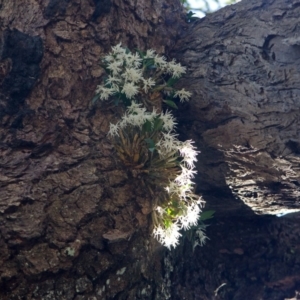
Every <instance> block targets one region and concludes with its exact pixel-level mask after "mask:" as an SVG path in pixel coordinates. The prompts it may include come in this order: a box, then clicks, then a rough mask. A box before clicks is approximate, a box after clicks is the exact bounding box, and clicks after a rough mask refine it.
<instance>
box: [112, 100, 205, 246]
mask: <svg viewBox="0 0 300 300" xmlns="http://www.w3.org/2000/svg"><path fill="white" fill-rule="evenodd" d="M157 119H160V120H162V121H163V125H162V133H161V138H160V139H159V140H158V141H157V142H156V144H155V148H156V151H157V152H158V154H159V156H160V157H161V158H164V157H168V156H169V155H170V153H174V151H175V152H177V154H178V156H180V157H181V158H182V160H181V163H180V168H181V172H180V174H179V175H178V176H177V177H176V178H175V179H174V180H173V181H170V182H169V185H168V186H166V187H165V190H166V191H167V192H168V194H169V196H170V198H172V197H174V196H176V198H179V199H180V201H182V203H183V205H184V206H185V207H186V209H185V213H184V214H183V215H181V216H179V217H178V218H177V220H176V222H174V223H172V224H171V226H169V227H167V228H166V227H163V226H161V225H158V226H157V227H156V228H155V229H154V232H153V234H154V236H155V237H156V238H157V239H158V240H159V241H160V243H161V244H163V245H165V246H166V247H168V248H170V247H171V246H173V247H175V246H176V245H177V244H178V239H179V237H180V235H181V234H180V233H179V230H180V229H185V230H186V229H189V228H190V227H191V226H192V225H197V222H198V219H199V216H200V212H201V209H200V205H201V203H203V201H201V200H200V199H197V200H196V199H194V194H193V192H192V188H193V185H194V183H193V182H192V178H193V177H194V175H195V174H196V171H195V170H194V167H195V165H194V163H195V162H196V161H197V158H196V156H197V153H198V151H196V150H195V147H194V146H193V145H192V143H193V141H191V140H188V141H185V142H182V141H179V140H178V139H177V138H176V136H177V135H176V134H175V133H173V131H174V126H175V125H176V122H175V119H174V117H173V116H172V115H171V114H170V112H168V111H166V112H165V113H163V112H162V113H160V114H158V113H157V112H156V111H155V110H154V111H152V112H147V111H146V109H145V108H144V107H142V105H141V104H138V103H136V102H134V101H132V104H131V105H130V106H129V107H128V109H127V111H126V113H125V114H124V115H123V117H122V119H121V120H120V121H119V122H118V123H117V124H110V130H109V132H108V134H109V135H111V136H113V137H114V136H118V135H119V130H130V129H129V127H131V126H137V127H139V128H142V126H143V125H144V124H145V122H147V121H148V122H150V123H152V124H153V123H154V121H155V120H157ZM157 210H158V212H159V214H160V215H161V216H162V218H163V217H164V214H165V213H166V212H165V211H164V209H162V208H161V207H158V208H157Z"/></svg>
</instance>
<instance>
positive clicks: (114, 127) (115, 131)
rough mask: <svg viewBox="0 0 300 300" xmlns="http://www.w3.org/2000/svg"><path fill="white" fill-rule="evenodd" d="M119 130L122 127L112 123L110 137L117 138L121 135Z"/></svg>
mask: <svg viewBox="0 0 300 300" xmlns="http://www.w3.org/2000/svg"><path fill="white" fill-rule="evenodd" d="M119 128H120V126H119V124H118V123H117V124H112V123H110V125H109V131H108V135H111V136H115V135H117V136H118V135H119V132H118V131H119Z"/></svg>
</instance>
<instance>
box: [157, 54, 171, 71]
mask: <svg viewBox="0 0 300 300" xmlns="http://www.w3.org/2000/svg"><path fill="white" fill-rule="evenodd" d="M154 64H155V65H156V66H158V67H160V68H162V69H163V68H165V67H166V66H167V64H168V63H167V62H166V58H165V57H164V56H159V55H158V54H156V55H155V56H154Z"/></svg>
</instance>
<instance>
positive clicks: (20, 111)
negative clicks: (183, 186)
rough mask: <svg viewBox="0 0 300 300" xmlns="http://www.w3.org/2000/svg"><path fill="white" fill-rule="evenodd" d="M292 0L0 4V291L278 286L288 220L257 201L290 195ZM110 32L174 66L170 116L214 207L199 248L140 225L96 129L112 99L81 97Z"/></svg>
mask: <svg viewBox="0 0 300 300" xmlns="http://www.w3.org/2000/svg"><path fill="white" fill-rule="evenodd" d="M299 4H300V1H296V0H294V1H290V0H289V1H287V0H286V1H284V0H276V1H262V0H253V1H244V2H241V3H239V4H237V5H235V6H231V7H227V8H225V9H222V10H220V11H219V12H217V13H215V14H213V15H211V16H209V17H207V18H205V19H203V20H199V21H196V22H191V23H186V22H185V15H184V12H183V10H182V8H181V6H180V3H179V1H174V0H173V1H172V0H164V1H146V0H142V1H131V0H127V1H126V0H94V1H91V0H74V1H68V0H63V1H57V0H48V1H42V0H24V1H22V2H21V1H18V0H10V1H7V0H2V1H0V20H1V22H0V24H1V48H0V49H1V52H0V55H1V62H0V63H1V69H0V70H1V73H0V75H1V77H0V79H1V91H0V95H1V98H0V108H1V109H0V126H1V127H0V133H1V141H0V153H1V154H0V166H1V173H0V232H1V236H0V243H1V252H0V274H1V275H0V276H1V288H0V298H1V299H67V300H68V299H77V300H78V299H168V298H169V297H171V299H228V300H229V299H284V298H286V297H292V296H293V295H294V294H295V290H296V289H297V288H300V276H299V274H300V273H299V268H300V261H299V255H298V254H299V252H300V250H299V242H300V234H299V233H300V232H299V229H298V227H299V226H298V225H299V219H297V214H296V215H293V216H292V217H291V218H287V217H283V218H277V217H276V216H270V215H268V214H273V215H274V214H277V213H282V212H287V211H296V210H297V209H299V208H300V207H299V185H300V182H299V153H300V150H299V149H300V146H299V137H298V123H299V106H300V104H299V101H298V94H299V89H298V86H300V85H299V80H300V79H299V78H300V76H298V75H299V72H300V66H299V60H298V57H299V56H300V50H299V47H300V46H299V45H300V44H299V43H300V42H299V29H298V24H297V20H298V19H299V17H300V5H299ZM118 42H122V43H123V45H127V46H128V47H129V48H131V49H134V48H139V49H148V48H153V49H155V50H157V52H159V53H165V54H167V55H170V57H176V58H178V60H180V61H181V62H182V64H183V65H186V66H188V73H187V76H186V77H185V78H184V79H183V80H182V81H180V83H179V86H184V87H186V88H187V89H189V90H191V91H192V92H193V100H192V101H191V102H190V103H189V104H188V105H182V106H181V107H180V109H179V111H178V112H177V113H176V114H177V117H178V120H179V131H180V135H181V137H182V138H193V139H194V140H195V141H196V144H197V147H198V148H199V149H200V150H201V154H200V155H199V163H198V166H197V169H198V177H197V192H198V193H201V194H202V195H203V198H204V199H205V200H206V201H207V207H208V208H212V209H214V210H216V211H217V213H216V217H215V218H214V219H213V221H212V222H211V226H210V227H209V228H208V230H207V233H208V236H209V238H210V240H209V242H208V243H207V245H206V246H205V247H202V248H199V247H197V248H195V249H194V251H193V247H192V242H190V241H189V240H188V239H184V240H183V241H182V243H181V246H180V247H178V249H177V250H176V251H172V252H171V253H169V252H166V251H165V250H164V249H163V248H162V247H160V246H159V245H158V244H157V243H156V242H155V241H154V240H153V239H152V238H151V235H150V232H151V231H150V230H151V222H150V219H149V213H150V205H149V202H150V201H151V199H149V197H148V196H147V195H146V194H145V192H144V191H143V190H141V189H140V187H139V184H138V182H136V181H134V180H132V178H130V177H129V176H128V174H127V172H126V170H124V169H123V168H122V166H120V164H118V161H117V159H116V158H115V157H114V152H113V148H112V146H111V144H110V143H109V141H108V140H107V138H106V133H107V131H108V125H109V122H111V121H113V120H116V118H117V116H116V115H115V108H114V107H113V106H109V105H104V106H102V105H99V106H93V105H91V99H92V97H93V94H94V90H95V88H96V85H97V84H98V83H99V82H100V79H101V76H102V75H103V70H102V69H101V67H100V66H99V64H98V62H99V59H100V57H101V56H102V55H103V54H105V53H106V52H108V51H109V50H110V47H111V46H112V45H115V44H116V43H118ZM255 213H258V214H260V215H256V214H255ZM266 214H267V215H266ZM223 283H226V285H224V286H222V287H220V286H221V284H223ZM218 287H220V289H219V290H218V291H217V292H216V289H217V288H218Z"/></svg>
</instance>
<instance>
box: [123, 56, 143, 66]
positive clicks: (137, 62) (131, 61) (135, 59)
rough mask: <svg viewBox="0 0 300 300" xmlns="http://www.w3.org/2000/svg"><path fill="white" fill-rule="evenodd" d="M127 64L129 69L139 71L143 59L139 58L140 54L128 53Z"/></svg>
mask: <svg viewBox="0 0 300 300" xmlns="http://www.w3.org/2000/svg"><path fill="white" fill-rule="evenodd" d="M125 62H126V66H127V67H129V68H135V69H137V68H139V67H140V66H141V64H142V58H141V57H140V56H139V54H138V53H135V54H132V53H128V54H127V55H126V56H125Z"/></svg>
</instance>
